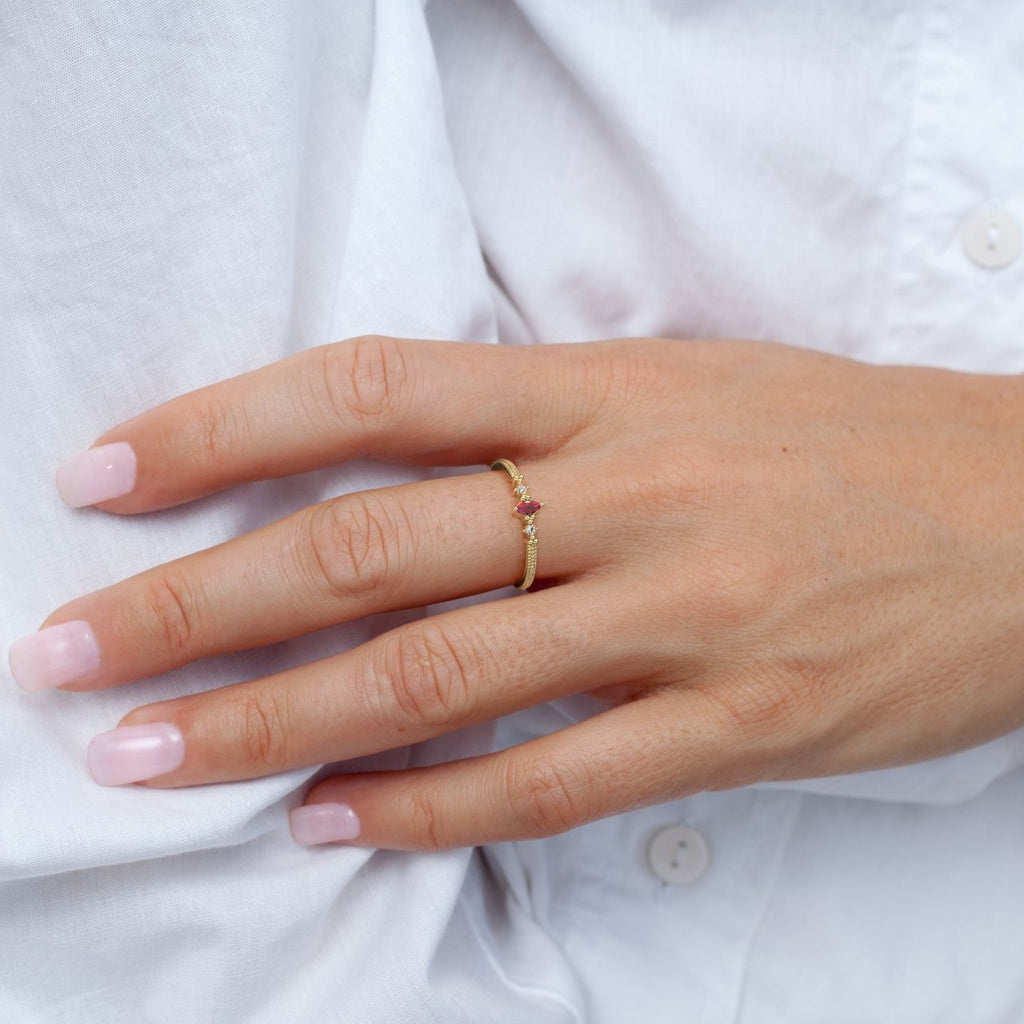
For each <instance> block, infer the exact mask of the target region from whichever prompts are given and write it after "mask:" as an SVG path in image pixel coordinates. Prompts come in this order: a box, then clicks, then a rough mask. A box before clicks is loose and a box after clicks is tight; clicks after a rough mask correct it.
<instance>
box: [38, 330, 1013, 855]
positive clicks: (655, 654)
mask: <svg viewBox="0 0 1024 1024" xmlns="http://www.w3.org/2000/svg"><path fill="white" fill-rule="evenodd" d="M1022 386H1024V385H1022V382H1021V380H1020V379H1018V378H1012V377H999V376H983V375H969V374H961V373H953V372H947V371H940V370H933V369H923V368H906V367H874V366H868V365H864V364H860V363H856V362H853V361H850V360H845V359H840V358H837V357H833V356H827V355H822V354H819V353H815V352H811V351H807V350H801V349H796V348H788V347H783V346H779V345H770V344H765V343H753V342H739V341H714V342H703V341H690V342H678V341H657V340H647V341H610V342H601V343H592V344H583V345H567V346H544V347H539V348H518V347H501V346H484V345H453V344H451V343H433V342H407V341H398V340H394V339H389V338H378V337H367V338H360V339H356V340H353V341H348V342H341V343H338V344H336V345H330V346H326V347H324V348H320V349H314V350H311V351H308V352H304V353H302V354H300V355H297V356H294V357H292V358H290V359H287V360H284V361H283V362H281V363H277V364H274V365H272V366H269V367H266V368H264V369H261V370H257V371H255V372H253V373H249V374H246V375H244V376H242V377H238V378H235V379H232V380H228V381H225V382H223V383H220V384H217V385H214V386H212V387H209V388H205V389H203V390H200V391H197V392H194V393H192V394H188V395H185V396H183V397H180V398H177V399H175V400H173V401H171V402H168V403H167V404H165V405H162V406H160V407H158V408H156V409H153V410H151V411H149V412H147V413H145V414H144V415H142V416H140V417H138V418H136V419H134V420H132V421H130V422H128V423H125V424H123V425H121V426H119V427H116V428H115V429H114V430H112V431H110V432H109V433H108V434H106V435H105V436H104V437H102V438H99V439H98V441H97V444H103V443H107V442H111V441H127V442H130V443H131V445H132V446H133V447H134V449H135V452H136V456H137V459H138V466H139V474H138V482H137V485H136V487H135V490H134V491H133V492H132V493H131V494H129V495H127V496H125V497H123V498H119V499H117V500H115V501H111V502H108V503H106V504H104V505H102V506H101V507H102V508H103V509H105V510H106V511H108V512H111V513H118V514H134V513H139V512H145V511H148V510H151V509H156V508H162V507H166V506H170V505H176V504H180V503H182V502H187V501H190V500H192V499H194V498H197V497H199V496H201V495H204V494H208V493H210V492H212V491H215V490H219V489H221V488H224V487H228V486H231V485H234V484H238V483H241V482H243V481H250V480H257V479H261V478H266V477H276V476H283V475H286V474H290V473H294V472H300V471H303V470H309V469H313V468H315V467H320V466H324V465H327V464H330V463H335V462H338V461H342V460H346V459H351V458H355V457H358V456H364V455H372V456H377V457H380V458H384V459H388V460H395V461H404V462H410V463H423V464H430V465H470V464H474V463H479V464H481V466H482V470H481V472H480V473H479V474H474V475H469V476H462V477H458V478H455V479H451V480H435V481H428V482H424V483H417V484H411V485H407V486H402V487H394V488H388V489H382V490H379V491H371V492H364V493H360V494H353V495H348V496H345V497H341V498H338V499H335V500H333V501H329V502H326V503H324V504H320V505H316V506H313V507H311V508H307V509H303V510H300V511H297V512H295V513H294V514H293V515H291V516H289V517H288V518H286V519H284V520H281V521H280V522H278V523H274V524H272V525H270V526H267V527H265V528H263V529H261V530H258V531H256V532H254V533H252V534H249V535H246V536H242V537H239V538H237V539H235V540H232V541H230V542H228V543H226V544H223V545H220V546H218V547H215V548H211V549H209V550H207V551H202V552H199V553H197V554H194V555H192V556H190V557H187V558H184V559H181V560H178V561H176V562H172V563H169V564H167V565H163V566H159V567H156V568H154V569H152V570H149V571H148V572H145V573H142V574H141V575H139V576H136V577H133V578H131V579H129V580H126V581H124V582H122V583H118V584H116V585H114V586H112V587H109V588H107V589H105V590H102V591H99V592H96V593H94V594H90V595H88V596H86V597H82V598H79V599H77V600H75V601H73V602H71V603H70V604H68V605H65V606H64V607H63V608H61V609H59V610H58V611H57V612H55V613H54V614H53V615H52V616H51V617H50V618H49V619H48V620H47V623H46V624H47V625H52V624H55V623H58V622H62V621H67V620H71V619H86V620H87V621H88V622H89V623H90V624H91V625H92V627H93V630H94V631H95V633H96V636H97V638H98V640H99V644H100V650H101V654H102V664H101V667H100V669H99V670H98V671H97V672H96V673H95V674H94V675H93V676H91V677H88V678H85V679H83V680H80V681H79V682H77V683H76V684H75V685H74V687H73V688H74V689H76V690H91V689H97V688H100V687H105V686H111V685H115V684H119V683H128V682H131V681H132V680H136V679H139V678H142V677H144V676H147V675H151V674H153V673H157V672H162V671H164V670H167V669H170V668H173V667H176V666H179V665H183V664H186V663H188V662H191V661H194V660H196V659H198V658H202V657H207V656H210V655H214V654H219V653H223V652H226V651H231V650H237V649H242V648H250V647H256V646H259V645H262V644H267V643H272V642H274V641H279V640H282V639H284V638H286V637H291V636H294V635H298V634H300V633H304V632H307V631H310V630H314V629H319V628H322V627H324V626H327V625H330V624H332V623H338V622H342V621H345V620H348V619H354V618H357V617H360V616H362V615H365V614H368V613H371V612H378V611H383V610H388V609H397V608H406V607H416V606H420V605H423V604H426V603H429V602H439V601H442V600H446V599H449V598H453V597H456V596H460V595H465V594H469V593H475V592H483V591H486V590H490V589H493V588H497V587H500V586H503V585H505V584H509V583H511V582H513V581H514V580H515V579H517V578H518V576H519V574H520V573H521V571H522V564H523V538H522V535H521V534H520V532H519V530H518V529H517V528H516V521H515V520H514V519H513V518H511V517H510V515H509V511H510V508H511V504H512V499H511V486H510V483H509V480H508V478H507V477H506V476H505V475H504V474H502V473H493V472H489V471H487V470H486V465H487V464H488V463H489V462H490V461H491V460H492V459H494V458H495V457H497V456H499V455H500V456H504V457H507V458H511V459H513V460H514V461H515V462H516V463H517V464H518V465H519V466H520V468H521V469H522V471H523V474H524V476H525V478H526V480H527V481H528V483H529V485H530V488H531V492H532V493H533V494H534V495H535V496H537V497H539V498H541V499H543V500H544V501H545V503H546V505H545V508H544V509H543V510H542V511H541V513H540V514H539V515H538V517H537V525H538V530H539V536H540V546H539V575H538V584H539V585H538V587H536V588H535V590H534V592H532V593H530V594H529V595H525V596H524V595H516V596H514V597H511V598H509V599H503V600H498V601H495V602H492V603H488V604H483V605H476V606H471V607H465V608H462V609H460V610H456V611H451V612H448V613H446V614H443V615H440V616H437V617H433V618H428V619H425V620H420V621H416V622H414V623H412V624H409V625H405V626H402V627H400V628H398V629H396V630H393V631H392V632H389V633H386V634H384V635H382V636H380V637H378V638H376V639H374V640H372V641H370V642H368V643H366V644H364V645H363V646H361V647H358V648H356V649H354V650H351V651H349V652H346V653H344V654H342V655H340V656H337V657H334V658H330V659H328V660H326V661H324V662H320V663H317V664H312V665H307V666H303V667H299V668H295V669H292V670H289V671H287V672H284V673H281V674H278V675H274V676H270V677H267V678H263V679H255V680H252V681H249V682H245V683H241V684H237V685H234V686H229V687H225V688H223V689H220V690H216V691H213V692H209V693H205V694H200V695H196V696H188V697H185V698H182V699H178V700H172V701H167V702H162V703H159V704H153V705H149V706H145V707H140V708H138V709H136V710H134V711H132V712H131V713H130V714H129V715H128V716H127V717H126V718H125V719H124V720H123V721H122V723H121V724H125V725H127V724H140V723H144V722H156V721H159V722H171V723H174V724H176V725H177V726H178V727H179V728H180V729H181V731H182V733H183V735H184V738H185V748H186V757H185V761H184V764H183V765H182V766H181V768H180V769H178V770H176V771H175V772H173V773H169V774H167V775H164V776H162V777H160V778H158V779H155V780H152V781H151V782H150V783H149V784H150V785H156V786H194V785H198V784H203V783H210V782H216V781H223V780H232V779H246V778H252V777H256V776H261V775H265V774H268V773H273V772H278V771H282V770H284V769H288V768H292V767H296V766H299V765H307V764H317V763H322V762H330V761H338V760H343V759H346V758H350V757H355V756H358V755H363V754H368V753H371V752H376V751H380V750H384V749H389V748H392V747H396V746H403V745H406V744H409V743H413V742H417V741H420V740H424V739H427V738H428V737H432V736H437V735H439V734H442V733H445V732H447V731H449V730H453V729H456V728H459V727H461V726H464V725H467V724H469V723H473V722H479V721H483V720H488V719H492V718H494V717H496V716H499V715H502V714H505V713H508V712H511V711H514V710H517V709H519V708H523V707H527V706H531V705H533V704H536V703H538V702H540V701H545V700H549V699H552V698H556V697H559V696H564V695H567V694H572V693H576V692H581V691H588V692H591V693H593V694H595V695H596V696H598V697H599V698H601V699H602V700H604V701H605V702H606V703H607V705H608V709H607V710H606V711H604V712H602V713H600V714H598V715H596V716H595V717H594V718H592V719H590V720H587V721H584V722H582V723H580V724H577V725H574V726H571V727H569V728H566V729H564V730H562V731H560V732H557V733H555V734H552V735H551V736H547V737H544V738H541V739H537V740H534V741H532V742H529V743H526V744H523V745H522V746H519V747H515V748H512V749H510V750H507V751H503V752H500V753H495V754H491V755H488V756H484V757H477V758H472V759H468V760H463V761H458V762H453V763H450V764H443V765H439V766H435V767H431V768H424V769H414V770H409V771H400V772H389V773H377V774H364V775H355V776H344V777H338V778H335V779H330V780H327V781H324V782H322V783H320V784H318V785H317V786H315V787H314V788H313V789H312V790H311V791H310V793H309V794H308V795H307V797H306V800H307V802H310V803H318V802H335V801H342V802H345V803H348V804H350V805H351V806H352V807H353V808H354V809H355V811H356V813H357V814H358V816H359V819H360V821H361V823H362V833H361V835H360V837H359V838H358V839H357V840H356V842H357V843H358V844H360V845H371V846H381V847H393V848H407V849H432V848H443V847H450V846H457V845H464V844H473V843H482V842H491V841H496V840H503V839H515V838H527V837H536V836H543V835H549V834H553V833H557V832H560V831H563V830H565V829H568V828H571V827H573V826H576V825H579V824H581V823H583V822H586V821H588V820H592V819H594V818H598V817H601V816H604V815H609V814H613V813H616V812H620V811H624V810H627V809H631V808H635V807H639V806H643V805H648V804H651V803H655V802H659V801H664V800H669V799H673V798H677V797H680V796H684V795H686V794H689V793H694V792H697V791H702V790H707V789H722V788H727V787H733V786H739V785H743V784H746V783H752V782H755V781H759V780H768V779H786V778H797V777H809V776H822V775H829V774H836V773H846V772H854V771H858V770H863V769H870V768H879V767H885V766H890V765H896V764H901V763H906V762H910V761H915V760H921V759H926V758H930V757H934V756H938V755H942V754H946V753H949V752H952V751H955V750H958V749H962V748H965V747H968V746H971V745H974V744H977V743H980V742H982V741H985V740H988V739H991V738H994V737H996V736H998V735H1000V734H1002V733H1005V732H1007V731H1009V730H1011V729H1013V728H1015V727H1017V726H1020V725H1022V724H1024V687H1022V686H1021V682H1020V670H1021V661H1022V656H1021V653H1020V652H1021V651H1022V650H1024V602H1022V601H1021V596H1020V595H1021V584H1020V581H1021V579H1022V578H1024V517H1022V516H1021V515H1020V509H1021V508H1022V507H1024V466H1022V462H1024V456H1022V452H1021V446H1020V444H1019V438H1020V436H1021V430H1022V426H1024V424H1022V419H1024V402H1022V401H1021V397H1022V396H1021V393H1020V392H1021V388H1022ZM452 523H456V524H458V531H457V537H453V536H452V534H451V530H450V524H452ZM446 527H447V529H446ZM69 688H72V687H69Z"/></svg>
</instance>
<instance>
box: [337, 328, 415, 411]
mask: <svg viewBox="0 0 1024 1024" xmlns="http://www.w3.org/2000/svg"><path fill="white" fill-rule="evenodd" d="M322 369H323V388H324V393H325V395H326V398H327V405H328V408H330V409H331V410H332V412H333V414H334V416H335V417H336V418H337V420H338V421H339V422H341V423H343V424H348V425H351V424H352V423H353V422H355V423H356V424H358V425H360V426H363V427H366V426H371V425H373V424H374V423H377V422H380V421H382V420H386V419H389V418H390V417H391V416H393V415H394V413H395V412H396V410H397V409H398V408H399V407H400V403H401V400H402V398H403V396H404V394H405V392H406V387H407V384H408V381H409V369H408V365H407V362H406V356H405V349H404V347H403V345H402V343H401V342H400V341H398V340H397V339H395V338H386V337H381V336H379V335H366V336H364V337H360V338H355V339H353V340H352V341H350V342H342V343H340V344H337V345H327V346H325V348H324V350H323V367H322Z"/></svg>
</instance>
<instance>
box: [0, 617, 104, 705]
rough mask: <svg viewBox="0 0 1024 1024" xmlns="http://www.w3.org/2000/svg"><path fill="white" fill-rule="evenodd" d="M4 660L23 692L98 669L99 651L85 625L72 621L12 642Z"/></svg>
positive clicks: (56, 684)
mask: <svg viewBox="0 0 1024 1024" xmlns="http://www.w3.org/2000/svg"><path fill="white" fill-rule="evenodd" d="M7 661H8V664H9V665H10V666H11V675H12V676H14V681H15V682H16V683H17V684H18V685H19V686H20V687H21V688H22V689H23V690H45V689H46V688H47V687H48V686H63V685H64V683H70V682H71V681H72V680H73V679H78V678H79V677H80V676H84V675H85V674H86V673H87V672H91V671H93V669H95V668H98V667H99V664H100V648H99V644H97V643H96V637H95V635H94V634H93V631H92V630H91V629H90V628H89V623H88V622H83V621H81V620H75V621H74V622H62V623H61V624H60V625H59V626H47V627H46V628H45V629H41V630H39V632H38V633H29V635H28V636H23V637H22V638H21V639H20V640H15V641H14V643H13V644H11V649H10V651H9V652H8V654H7Z"/></svg>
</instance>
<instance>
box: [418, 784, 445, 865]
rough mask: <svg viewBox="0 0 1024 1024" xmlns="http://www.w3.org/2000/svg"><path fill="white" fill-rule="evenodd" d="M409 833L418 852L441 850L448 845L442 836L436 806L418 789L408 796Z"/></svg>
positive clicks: (425, 793) (428, 795)
mask: <svg viewBox="0 0 1024 1024" xmlns="http://www.w3.org/2000/svg"><path fill="white" fill-rule="evenodd" d="M409 831H410V833H411V835H412V841H413V844H414V845H415V847H416V848H417V849H419V850H443V849H445V848H447V847H448V846H449V845H450V844H449V843H447V842H446V841H445V840H444V838H443V835H442V831H441V825H440V816H439V815H438V812H437V804H436V803H435V802H434V800H433V799H432V798H431V795H430V794H429V793H427V792H424V791H423V790H422V789H419V788H415V789H413V791H412V792H411V793H410V794H409Z"/></svg>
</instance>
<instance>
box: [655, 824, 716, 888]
mask: <svg viewBox="0 0 1024 1024" xmlns="http://www.w3.org/2000/svg"><path fill="white" fill-rule="evenodd" d="M709 858H710V854H709V851H708V844H707V840H706V839H705V838H704V837H703V836H702V835H701V834H700V833H699V832H698V831H697V830H696V829H695V828H687V827H686V826H685V825H672V826H670V827H669V828H663V829H660V830H659V831H658V832H656V833H655V834H654V835H653V836H652V837H651V843H650V845H649V846H648V847H647V863H648V864H650V866H651V870H652V871H653V872H654V873H655V874H656V875H657V876H658V878H660V879H661V880H662V881H663V882H668V883H669V884H670V885H685V884H686V883H687V882H694V881H696V880H697V879H698V878H700V876H701V875H703V874H704V872H705V871H706V870H707V866H708V860H709Z"/></svg>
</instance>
